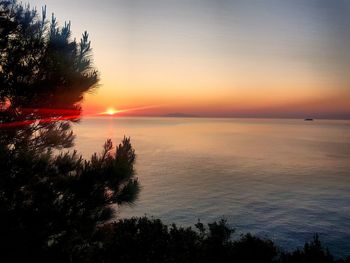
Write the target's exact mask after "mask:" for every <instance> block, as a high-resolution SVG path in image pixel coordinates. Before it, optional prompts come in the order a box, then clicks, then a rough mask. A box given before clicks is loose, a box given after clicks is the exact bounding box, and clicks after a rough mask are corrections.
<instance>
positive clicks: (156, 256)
mask: <svg viewBox="0 0 350 263" xmlns="http://www.w3.org/2000/svg"><path fill="white" fill-rule="evenodd" d="M98 81H99V76H98V72H97V71H96V70H95V69H94V67H93V64H92V60H91V46H90V41H89V37H88V34H87V33H86V32H85V33H84V34H83V35H82V38H81V40H80V41H79V42H78V41H76V40H72V39H71V31H70V24H69V23H68V24H65V25H64V26H63V27H59V26H58V24H57V21H56V18H55V17H54V16H52V18H51V20H50V21H48V19H47V18H46V9H45V8H43V10H42V16H40V15H38V13H37V11H36V10H34V9H31V8H30V7H29V6H24V5H23V4H20V3H18V2H17V1H15V0H7V1H2V0H0V262H5V263H7V262H21V263H23V262H52V263H60V262H87V263H89V262H105V263H107V262H286V263H287V262H291V263H292V262H319V263H322V262H327V263H328V262H350V260H349V259H348V260H347V261H345V260H339V261H335V260H334V259H333V257H332V256H331V255H330V253H329V252H328V251H327V250H326V249H324V248H323V247H322V245H321V243H320V241H319V240H318V238H317V237H315V239H314V240H313V241H311V242H310V243H307V244H305V246H304V248H303V249H301V250H296V251H294V252H290V253H284V252H282V251H281V250H280V249H278V247H277V246H276V245H275V244H274V243H273V242H272V241H270V240H266V239H261V238H258V237H255V236H253V235H250V234H247V235H244V236H241V237H238V239H237V238H235V239H232V234H233V232H234V231H233V230H232V229H230V228H229V227H228V226H227V225H226V223H225V222H224V221H219V222H216V223H212V224H209V225H208V226H207V227H205V226H204V225H203V224H201V223H198V224H196V225H195V228H182V227H177V226H176V225H171V226H167V225H165V224H163V223H162V222H161V221H160V220H157V219H148V218H138V219H136V218H132V219H124V220H119V221H116V222H112V223H111V220H113V219H114V218H115V212H116V210H117V209H118V207H119V206H120V205H123V204H129V203H132V202H134V201H135V200H136V198H137V196H138V192H139V183H138V180H137V178H135V171H134V162H135V158H136V156H135V152H134V149H133V147H132V145H131V142H130V139H129V138H124V139H123V141H122V142H121V143H120V144H119V145H118V146H117V147H116V148H115V149H113V145H112V142H111V141H110V140H107V141H106V143H105V144H104V147H103V149H102V153H101V154H94V155H93V156H92V157H91V158H90V159H88V160H85V159H83V158H82V157H81V156H80V155H78V154H77V153H76V152H75V151H73V152H68V151H66V152H64V150H65V149H69V148H70V147H72V146H73V145H74V134H73V131H72V129H71V126H72V125H71V124H72V123H73V122H78V121H79V119H80V115H81V102H82V99H83V97H84V95H85V94H86V93H87V92H89V91H91V90H93V89H95V88H96V87H97V86H98Z"/></svg>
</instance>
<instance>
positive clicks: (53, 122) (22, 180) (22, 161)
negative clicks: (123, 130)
mask: <svg viewBox="0 0 350 263" xmlns="http://www.w3.org/2000/svg"><path fill="white" fill-rule="evenodd" d="M97 84H98V73H97V71H96V70H95V69H94V68H93V65H92V61H91V47H90V41H89V39H88V34H87V32H85V33H84V34H83V36H82V39H81V40H80V42H79V43H77V42H76V41H75V40H71V31H70V23H66V24H65V25H64V26H63V27H59V26H58V25H57V22H56V18H55V17H54V16H52V19H51V22H48V21H47V18H46V8H43V10H42V16H41V17H40V16H39V15H38V13H37V11H35V10H34V9H31V8H30V7H29V6H23V5H22V4H18V3H17V2H16V1H15V0H12V1H0V109H1V111H0V167H1V169H0V248H1V253H0V261H2V262H16V261H23V260H29V259H35V260H36V262H38V261H45V262H70V261H71V259H72V257H73V256H74V254H77V253H79V251H80V250H82V249H84V248H86V247H88V246H91V245H92V241H91V237H92V236H93V235H94V233H95V232H96V231H97V229H98V228H99V226H101V225H102V224H103V223H105V222H106V221H108V220H110V219H111V218H112V217H113V214H114V212H115V207H116V206H115V205H121V204H125V203H131V202H133V201H134V200H135V198H136V197H137V194H138V191H139V185H138V181H137V179H135V178H134V168H133V165H134V162H135V153H134V150H133V148H132V146H131V143H130V139H129V138H124V139H123V141H122V142H121V144H120V145H119V146H118V147H117V148H116V150H115V153H112V151H113V145H112V142H111V141H110V140H107V142H106V143H105V144H104V147H103V151H102V154H100V155H98V154H94V155H93V156H92V157H91V159H90V160H83V158H82V157H81V156H79V155H78V154H77V153H76V152H71V153H69V152H65V153H60V154H57V151H56V149H63V148H68V147H71V146H72V145H73V141H74V135H73V132H72V130H71V123H72V122H76V121H78V120H79V117H80V114H81V101H82V99H83V96H84V94H85V93H86V92H89V91H91V90H93V89H95V88H96V87H97ZM9 259H10V260H9Z"/></svg>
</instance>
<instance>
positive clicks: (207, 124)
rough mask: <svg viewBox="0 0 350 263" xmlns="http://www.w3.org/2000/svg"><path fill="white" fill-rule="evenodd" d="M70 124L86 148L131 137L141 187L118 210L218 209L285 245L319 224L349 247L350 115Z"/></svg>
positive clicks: (170, 215) (192, 212)
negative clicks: (130, 202) (307, 118)
mask: <svg viewBox="0 0 350 263" xmlns="http://www.w3.org/2000/svg"><path fill="white" fill-rule="evenodd" d="M74 130H75V133H76V135H77V140H76V148H77V149H78V151H80V152H81V153H82V154H83V155H84V156H85V157H88V156H90V155H91V154H92V153H93V152H95V151H100V150H101V149H102V147H101V146H102V144H103V143H104V140H105V139H106V138H112V139H113V141H114V142H115V143H119V142H120V141H121V139H122V137H123V136H124V135H127V136H130V137H131V138H132V143H133V146H134V148H135V149H136V153H137V164H136V170H137V176H138V178H139V180H140V182H141V184H142V191H141V193H140V197H139V199H138V201H137V202H136V204H135V205H134V206H132V207H122V208H121V209H120V212H119V215H118V216H119V217H130V216H143V215H145V214H147V215H149V216H155V217H159V218H161V219H163V220H164V221H165V222H166V223H171V222H176V223H177V224H181V225H184V226H188V225H193V224H195V223H196V222H197V220H198V219H201V221H202V222H212V221H214V220H217V219H220V218H223V217H224V218H226V219H227V220H228V222H229V224H230V225H231V226H232V227H235V228H236V230H237V232H236V233H237V234H239V233H245V232H252V233H255V234H258V235H259V236H262V237H268V238H271V239H272V240H274V241H276V242H277V243H278V244H279V245H281V246H282V247H283V248H285V249H291V248H296V247H300V246H302V245H303V243H304V242H305V241H307V240H310V239H311V238H312V236H313V234H314V233H316V232H317V233H319V234H320V236H321V239H322V240H323V241H324V243H325V244H326V245H327V246H328V247H329V248H330V250H331V251H332V252H333V253H335V254H336V255H338V256H344V255H350V121H327V120H316V121H314V122H304V121H303V120H272V119H271V120H270V119H264V120H263V119H200V118H193V119H192V118H90V119H83V120H82V122H81V123H80V124H78V125H76V126H75V127H74Z"/></svg>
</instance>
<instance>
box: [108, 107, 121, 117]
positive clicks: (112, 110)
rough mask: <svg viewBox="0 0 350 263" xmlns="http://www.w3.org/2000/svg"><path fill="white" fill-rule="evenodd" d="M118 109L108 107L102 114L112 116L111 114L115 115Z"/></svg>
mask: <svg viewBox="0 0 350 263" xmlns="http://www.w3.org/2000/svg"><path fill="white" fill-rule="evenodd" d="M118 112H119V111H118V110H116V109H113V108H108V109H107V110H106V111H105V112H104V114H107V115H110V116H112V115H115V114H117V113H118Z"/></svg>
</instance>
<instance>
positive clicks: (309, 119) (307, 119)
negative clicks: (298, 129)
mask: <svg viewBox="0 0 350 263" xmlns="http://www.w3.org/2000/svg"><path fill="white" fill-rule="evenodd" d="M313 120H314V119H313V118H306V119H304V121H313Z"/></svg>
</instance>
